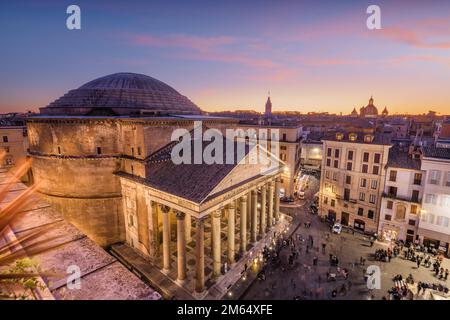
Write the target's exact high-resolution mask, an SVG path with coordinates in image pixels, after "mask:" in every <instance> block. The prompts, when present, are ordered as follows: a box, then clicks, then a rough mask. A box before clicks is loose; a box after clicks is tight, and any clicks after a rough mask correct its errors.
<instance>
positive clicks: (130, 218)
mask: <svg viewBox="0 0 450 320" xmlns="http://www.w3.org/2000/svg"><path fill="white" fill-rule="evenodd" d="M129 220H130V227H132V226H133V225H134V222H133V216H132V215H131V214H130V215H129Z"/></svg>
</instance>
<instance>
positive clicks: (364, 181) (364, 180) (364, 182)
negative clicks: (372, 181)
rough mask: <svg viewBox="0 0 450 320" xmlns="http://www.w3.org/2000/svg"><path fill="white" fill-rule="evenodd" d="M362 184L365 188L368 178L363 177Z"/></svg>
mask: <svg viewBox="0 0 450 320" xmlns="http://www.w3.org/2000/svg"><path fill="white" fill-rule="evenodd" d="M360 186H361V188H365V187H366V186H367V179H365V178H361V183H360Z"/></svg>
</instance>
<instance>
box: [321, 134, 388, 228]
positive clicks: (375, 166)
mask: <svg viewBox="0 0 450 320" xmlns="http://www.w3.org/2000/svg"><path fill="white" fill-rule="evenodd" d="M322 142H323V160H322V167H321V179H320V193H319V197H320V203H319V214H320V215H321V216H327V217H328V218H329V219H332V220H335V221H339V222H340V223H341V224H343V225H346V226H351V227H353V228H355V229H357V230H361V231H364V232H367V233H376V232H377V230H378V221H379V212H380V210H379V209H380V206H381V193H382V190H384V182H385V173H386V168H385V166H386V163H387V161H388V155H389V148H390V147H391V146H390V143H389V140H388V137H386V136H384V135H381V134H378V133H367V132H345V133H344V132H338V133H336V134H335V135H333V136H330V137H326V138H324V139H322Z"/></svg>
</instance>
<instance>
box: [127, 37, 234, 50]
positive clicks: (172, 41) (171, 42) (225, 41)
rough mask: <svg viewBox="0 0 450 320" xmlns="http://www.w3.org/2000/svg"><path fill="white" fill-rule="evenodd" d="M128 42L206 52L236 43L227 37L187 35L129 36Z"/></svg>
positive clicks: (232, 38)
mask: <svg viewBox="0 0 450 320" xmlns="http://www.w3.org/2000/svg"><path fill="white" fill-rule="evenodd" d="M129 41H130V42H131V43H132V44H136V45H145V46H154V47H177V48H186V49H193V50H197V51H208V50H211V49H213V48H216V47H220V46H224V45H230V44H233V43H236V42H237V39H236V38H234V37H229V36H218V37H198V36H188V35H170V36H167V37H157V36H153V35H131V36H130V38H129Z"/></svg>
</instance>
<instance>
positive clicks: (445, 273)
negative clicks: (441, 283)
mask: <svg viewBox="0 0 450 320" xmlns="http://www.w3.org/2000/svg"><path fill="white" fill-rule="evenodd" d="M447 278H448V269H445V272H444V280H445V281H447Z"/></svg>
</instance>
